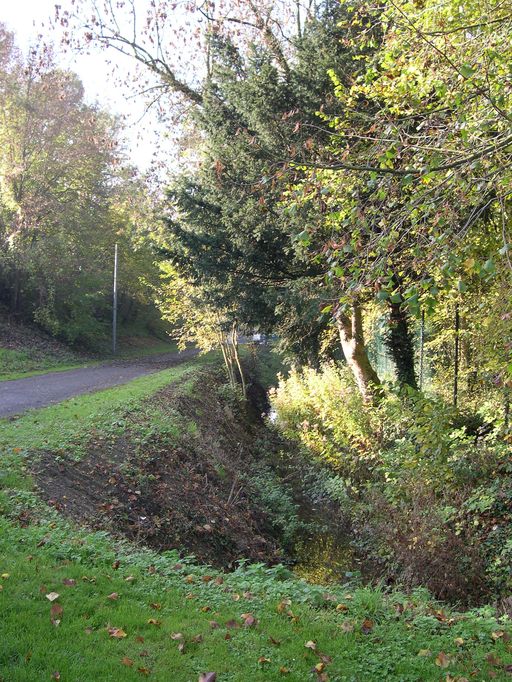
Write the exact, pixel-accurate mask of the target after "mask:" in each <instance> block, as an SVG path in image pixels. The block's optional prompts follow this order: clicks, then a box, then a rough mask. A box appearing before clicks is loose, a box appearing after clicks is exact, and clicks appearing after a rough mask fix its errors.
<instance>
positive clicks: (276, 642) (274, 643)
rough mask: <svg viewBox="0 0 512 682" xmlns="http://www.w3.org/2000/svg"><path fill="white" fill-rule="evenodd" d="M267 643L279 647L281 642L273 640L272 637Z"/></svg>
mask: <svg viewBox="0 0 512 682" xmlns="http://www.w3.org/2000/svg"><path fill="white" fill-rule="evenodd" d="M268 641H269V642H270V644H273V645H274V646H280V645H281V642H280V641H279V640H278V639H274V638H273V637H269V638H268Z"/></svg>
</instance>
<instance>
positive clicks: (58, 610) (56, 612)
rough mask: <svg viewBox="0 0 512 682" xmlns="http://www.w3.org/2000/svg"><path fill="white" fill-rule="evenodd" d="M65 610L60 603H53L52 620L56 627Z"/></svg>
mask: <svg viewBox="0 0 512 682" xmlns="http://www.w3.org/2000/svg"><path fill="white" fill-rule="evenodd" d="M63 612H64V609H63V608H62V606H61V605H60V604H52V608H51V609H50V620H51V622H52V624H53V625H55V627H57V626H58V625H59V624H60V621H61V619H62V614H63Z"/></svg>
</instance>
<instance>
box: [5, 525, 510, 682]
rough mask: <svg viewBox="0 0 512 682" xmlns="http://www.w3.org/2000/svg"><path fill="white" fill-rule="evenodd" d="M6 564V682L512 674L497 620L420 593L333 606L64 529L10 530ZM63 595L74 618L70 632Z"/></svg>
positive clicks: (297, 591) (368, 681) (286, 586)
mask: <svg viewBox="0 0 512 682" xmlns="http://www.w3.org/2000/svg"><path fill="white" fill-rule="evenodd" d="M0 553H1V554H0V555H1V556H3V559H2V560H1V562H0V574H3V577H2V578H0V583H1V584H2V590H1V592H0V608H1V613H2V632H3V636H2V639H1V640H0V679H2V680H5V682H32V681H33V680H50V679H52V674H55V673H58V674H60V678H58V677H57V678H55V677H54V679H62V680H83V681H84V682H89V681H90V682H93V681H94V682H95V681H96V680H102V681H104V682H106V681H108V680H112V681H115V682H117V681H118V680H123V681H125V680H126V681H128V682H129V681H131V680H140V679H143V678H144V677H146V676H147V677H148V678H149V679H151V680H155V681H161V682H164V681H165V682H168V681H169V680H172V682H189V681H190V682H196V681H197V679H198V677H199V674H200V673H202V672H216V673H217V676H218V677H217V679H218V682H242V681H245V680H251V681H256V682H257V681H260V680H261V681H263V680H267V681H268V680H282V679H290V680H295V681H297V682H298V681H299V680H319V679H322V678H321V677H320V675H319V674H317V673H316V672H315V666H317V665H319V666H320V668H319V671H320V672H321V671H322V663H323V666H324V672H325V674H326V677H324V678H323V679H329V680H331V681H332V682H334V681H335V680H337V681H346V682H349V681H350V682H354V681H361V682H372V681H377V680H378V681H379V682H381V681H382V680H400V681H401V682H409V681H410V682H413V681H414V682H419V681H420V680H423V681H426V680H436V681H438V680H459V681H460V682H461V681H462V680H463V679H472V680H480V681H483V680H489V679H491V676H492V675H493V674H496V677H493V679H498V680H500V679H507V677H508V676H507V675H506V673H505V670H504V666H505V665H507V663H508V662H510V661H511V660H512V657H511V655H510V651H509V645H508V643H507V642H506V641H505V640H506V636H505V635H504V634H503V628H502V627H501V626H500V625H499V624H498V623H496V621H495V620H494V619H493V618H492V617H491V615H490V614H489V613H487V612H485V611H482V612H471V613H467V614H465V615H464V616H459V615H458V614H455V613H451V612H449V611H446V610H445V611H440V610H439V607H438V606H437V605H435V604H432V603H430V602H429V601H428V597H427V596H426V595H425V594H422V593H418V594H416V595H413V596H412V597H411V598H406V597H404V596H403V595H401V594H399V593H394V594H391V595H385V594H383V593H382V592H381V591H379V590H371V589H367V588H358V589H352V590H350V591H348V592H347V589H345V590H338V594H337V595H332V597H333V599H334V600H333V601H332V600H331V595H329V599H325V598H322V597H321V590H318V589H315V588H313V587H312V586H311V587H308V586H305V584H302V583H300V582H298V581H292V580H282V579H280V576H279V573H278V571H277V570H275V571H274V572H273V571H267V570H266V569H262V568H261V567H260V568H258V567H256V568H255V569H251V568H250V567H249V568H246V569H239V570H238V571H236V572H235V573H234V574H232V575H231V576H220V575H219V574H217V573H216V572H215V571H212V570H210V569H208V568H207V567H196V566H194V565H193V564H192V565H191V564H187V563H183V562H182V563H181V564H178V565H176V563H177V555H176V553H173V552H168V553H166V556H164V557H162V556H158V555H155V554H153V553H151V552H143V551H136V550H133V549H131V550H130V549H129V548H127V547H126V546H121V547H116V545H115V544H114V543H112V541H111V540H110V539H109V538H108V537H107V536H106V535H105V534H102V533H96V534H90V533H89V534H84V533H83V532H82V533H77V532H76V531H73V529H72V528H70V527H66V526H65V525H62V524H59V522H56V521H55V520H51V521H48V522H46V523H41V524H35V525H31V526H29V527H27V528H19V527H17V526H15V525H14V524H12V523H10V522H9V521H6V520H3V521H1V522H0ZM115 562H119V567H118V568H117V569H116V568H114V567H116V566H117V565H118V564H117V563H115ZM6 576H7V577H6ZM64 581H67V582H68V583H70V581H71V584H68V585H66V584H65V583H64ZM247 590H250V592H248V591H247ZM308 590H310V592H308ZM51 592H55V593H57V594H59V597H57V598H56V600H55V601H54V602H53V603H54V604H55V603H56V604H58V605H59V606H60V607H61V608H62V612H59V613H57V614H56V615H55V616H54V620H55V619H58V620H60V623H59V624H58V625H55V624H53V623H52V622H51V611H50V609H51V603H50V602H49V601H48V599H47V598H46V594H50V593H51ZM113 593H114V594H115V595H117V597H116V598H109V595H112V594H113ZM402 609H403V610H402ZM243 614H245V615H243ZM249 614H250V616H251V617H249ZM248 618H249V620H247V619H248ZM251 618H254V619H255V621H256V622H255V623H253V621H252V620H251ZM155 621H156V622H155ZM212 621H213V624H212ZM244 623H246V624H245V625H244ZM217 625H218V627H217ZM109 628H118V629H121V630H122V632H121V633H119V634H121V635H123V633H124V634H125V635H126V636H124V635H123V636H121V637H120V638H115V637H112V636H111V635H110V634H109ZM308 642H310V644H309V645H308V646H305V645H306V643H308ZM182 643H184V648H183V651H182V652H180V649H179V645H180V644H182ZM498 660H499V661H501V663H498ZM327 675H328V677H327Z"/></svg>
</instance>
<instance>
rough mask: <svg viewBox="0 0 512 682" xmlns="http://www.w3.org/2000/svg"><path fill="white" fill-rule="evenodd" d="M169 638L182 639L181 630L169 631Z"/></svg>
mask: <svg viewBox="0 0 512 682" xmlns="http://www.w3.org/2000/svg"><path fill="white" fill-rule="evenodd" d="M171 639H174V640H178V639H183V634H182V633H181V632H171Z"/></svg>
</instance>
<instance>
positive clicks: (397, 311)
mask: <svg viewBox="0 0 512 682" xmlns="http://www.w3.org/2000/svg"><path fill="white" fill-rule="evenodd" d="M385 343H386V345H387V347H388V349H389V352H390V353H391V356H392V358H393V362H394V363H395V367H396V375H397V379H398V383H399V384H401V385H402V386H403V385H407V386H412V388H418V382H417V380H416V373H415V371H414V344H413V337H412V334H411V330H410V328H409V316H408V314H407V310H406V309H405V308H404V306H403V305H402V304H401V303H390V304H389V332H388V334H387V335H386V338H385Z"/></svg>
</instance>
